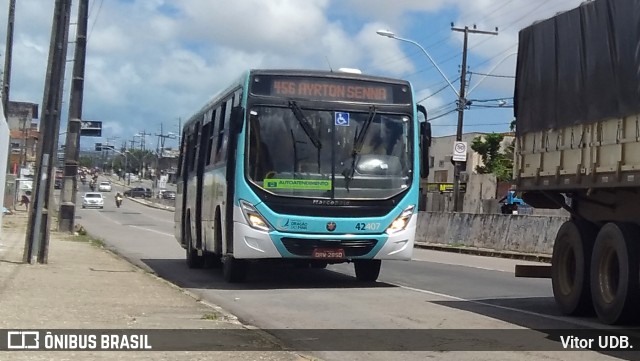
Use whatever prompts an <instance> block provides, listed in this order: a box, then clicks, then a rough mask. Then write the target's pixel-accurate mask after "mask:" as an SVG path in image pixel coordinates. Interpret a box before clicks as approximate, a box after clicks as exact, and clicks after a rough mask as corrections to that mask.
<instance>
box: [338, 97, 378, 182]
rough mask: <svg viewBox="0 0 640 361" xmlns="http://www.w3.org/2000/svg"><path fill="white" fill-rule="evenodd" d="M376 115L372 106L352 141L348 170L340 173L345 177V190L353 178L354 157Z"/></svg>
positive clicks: (354, 169) (360, 149)
mask: <svg viewBox="0 0 640 361" xmlns="http://www.w3.org/2000/svg"><path fill="white" fill-rule="evenodd" d="M375 116H376V107H375V106H372V107H371V110H370V111H369V117H367V120H365V122H364V124H363V125H362V129H361V130H360V133H357V134H356V139H355V141H354V142H353V149H352V150H351V168H349V170H346V169H345V171H344V172H343V173H342V175H343V176H344V178H345V188H347V191H348V190H349V183H351V180H352V179H353V175H354V174H355V172H356V158H357V157H358V154H360V152H361V151H362V146H363V145H364V139H365V137H366V136H367V131H368V130H369V126H370V125H371V122H372V121H373V118H375Z"/></svg>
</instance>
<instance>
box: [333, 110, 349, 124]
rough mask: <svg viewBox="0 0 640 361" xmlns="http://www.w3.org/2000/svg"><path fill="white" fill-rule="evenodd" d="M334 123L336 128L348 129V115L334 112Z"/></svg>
mask: <svg viewBox="0 0 640 361" xmlns="http://www.w3.org/2000/svg"><path fill="white" fill-rule="evenodd" d="M335 123H336V125H338V126H342V127H348V126H349V113H344V112H336V114H335Z"/></svg>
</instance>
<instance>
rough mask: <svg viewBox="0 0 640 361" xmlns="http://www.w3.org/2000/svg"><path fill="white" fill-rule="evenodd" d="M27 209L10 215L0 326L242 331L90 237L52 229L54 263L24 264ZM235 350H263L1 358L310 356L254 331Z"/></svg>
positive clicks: (1, 264) (0, 273) (0, 280)
mask: <svg viewBox="0 0 640 361" xmlns="http://www.w3.org/2000/svg"><path fill="white" fill-rule="evenodd" d="M26 225H27V213H26V212H25V211H17V212H16V213H15V214H13V215H5V216H4V217H3V224H2V227H3V229H2V236H1V238H0V329H241V328H243V327H244V326H243V325H241V324H240V323H239V322H238V321H237V320H236V319H235V317H233V316H232V315H229V314H227V313H225V312H224V311H223V310H221V309H220V308H218V307H216V306H213V305H207V304H204V303H202V302H199V301H198V300H196V299H195V298H194V297H192V296H191V295H190V294H189V293H187V292H185V291H183V290H181V289H180V288H178V287H176V286H174V285H172V284H170V283H168V282H166V281H164V280H162V279H160V278H158V277H156V276H154V275H151V274H149V273H146V272H144V271H143V270H141V269H139V268H137V267H135V266H133V265H131V264H130V263H128V262H126V261H124V260H123V259H121V258H119V257H118V256H117V255H115V254H113V253H111V252H109V251H107V250H105V249H103V248H101V247H100V245H96V244H93V243H91V242H90V241H89V240H88V238H86V237H82V236H76V237H73V236H71V235H68V234H62V233H58V232H54V231H52V232H51V236H50V245H49V262H48V264H46V265H30V264H23V263H22V253H23V249H24V243H25V236H26ZM229 344H230V346H231V347H233V348H235V347H237V348H238V349H243V348H244V349H247V348H248V347H251V346H256V345H257V346H260V347H266V348H268V349H269V350H273V351H268V352H263V351H260V352H258V351H232V352H221V351H216V352H178V351H175V352H159V351H128V352H123V351H117V352H116V351H100V352H93V351H73V352H71V351H55V352H45V351H30V352H13V351H11V352H10V351H0V360H121V359H127V360H307V359H310V357H307V356H302V355H300V354H298V353H295V352H289V351H281V350H282V348H281V347H280V346H279V345H277V344H276V343H275V342H274V341H273V340H272V339H271V338H269V337H267V336H265V337H261V336H260V335H257V334H252V333H249V332H246V333H242V334H241V335H238V336H237V337H236V338H235V339H233V338H230V340H229Z"/></svg>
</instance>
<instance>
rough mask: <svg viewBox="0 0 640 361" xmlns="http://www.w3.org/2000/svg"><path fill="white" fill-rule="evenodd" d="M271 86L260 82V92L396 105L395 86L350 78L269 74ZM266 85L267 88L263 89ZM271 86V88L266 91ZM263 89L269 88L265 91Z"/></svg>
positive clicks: (281, 95) (278, 95)
mask: <svg viewBox="0 0 640 361" xmlns="http://www.w3.org/2000/svg"><path fill="white" fill-rule="evenodd" d="M269 80H270V86H269V87H267V86H265V85H266V84H261V88H262V89H261V90H263V91H259V92H258V93H260V94H262V95H271V96H277V97H287V98H304V99H313V100H329V101H353V102H363V103H383V104H393V103H394V97H393V87H392V86H391V85H388V84H380V83H373V82H365V81H356V80H350V79H317V78H308V77H286V78H282V77H270V79H269ZM263 87H264V88H263ZM267 89H268V90H267ZM264 90H267V91H268V94H265V92H264Z"/></svg>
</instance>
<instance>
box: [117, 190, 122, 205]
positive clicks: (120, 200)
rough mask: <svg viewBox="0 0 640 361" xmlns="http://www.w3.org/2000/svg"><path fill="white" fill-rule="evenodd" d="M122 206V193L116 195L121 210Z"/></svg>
mask: <svg viewBox="0 0 640 361" xmlns="http://www.w3.org/2000/svg"><path fill="white" fill-rule="evenodd" d="M120 204H122V194H120V192H118V193H116V206H118V208H120Z"/></svg>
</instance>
